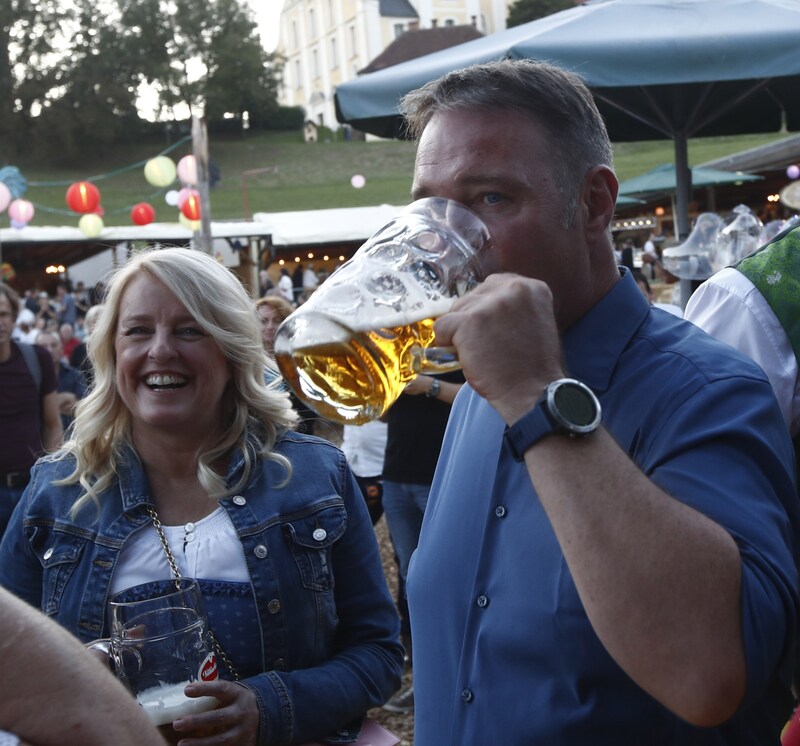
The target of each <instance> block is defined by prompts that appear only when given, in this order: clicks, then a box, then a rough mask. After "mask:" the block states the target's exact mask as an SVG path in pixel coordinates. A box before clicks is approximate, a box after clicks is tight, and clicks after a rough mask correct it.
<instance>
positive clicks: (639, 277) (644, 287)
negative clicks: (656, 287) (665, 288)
mask: <svg viewBox="0 0 800 746" xmlns="http://www.w3.org/2000/svg"><path fill="white" fill-rule="evenodd" d="M632 274H633V279H634V280H636V284H637V285H638V286H639V290H641V291H642V295H643V296H644V297H645V298H646V299H647V302H648V303H649V304H650V305H651V306H652V307H653V308H660V309H662V310H663V311H667V312H668V313H671V314H672V315H673V316H680V317H683V311H682V310H681V307H680V306H676V305H675V304H674V303H656V302H654V300H653V291H652V289H651V288H650V283H649V282H648V281H647V278H646V277H645V276H644V273H643V272H642V270H640V269H634V270H633V272H632Z"/></svg>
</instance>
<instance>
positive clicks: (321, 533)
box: [311, 528, 328, 541]
mask: <svg viewBox="0 0 800 746" xmlns="http://www.w3.org/2000/svg"><path fill="white" fill-rule="evenodd" d="M311 535H312V536H313V537H314V539H315V540H316V541H324V539H325V537H326V536H327V535H328V532H327V531H326V530H325V529H324V528H315V529H314V533H313V534H311Z"/></svg>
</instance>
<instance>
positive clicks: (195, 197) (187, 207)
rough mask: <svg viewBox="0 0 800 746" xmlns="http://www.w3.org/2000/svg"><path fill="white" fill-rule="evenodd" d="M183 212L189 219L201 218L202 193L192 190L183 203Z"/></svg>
mask: <svg viewBox="0 0 800 746" xmlns="http://www.w3.org/2000/svg"><path fill="white" fill-rule="evenodd" d="M181 212H182V213H183V214H184V215H185V216H186V217H187V218H189V220H200V195H199V194H198V193H197V192H195V191H191V192H190V193H189V195H188V196H187V197H186V199H185V200H184V202H183V204H182V205H181Z"/></svg>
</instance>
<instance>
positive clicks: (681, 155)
mask: <svg viewBox="0 0 800 746" xmlns="http://www.w3.org/2000/svg"><path fill="white" fill-rule="evenodd" d="M691 190H692V171H691V169H690V168H689V138H688V137H687V136H686V131H685V130H679V131H677V132H676V133H675V208H676V209H675V232H676V238H677V239H678V241H685V240H686V238H687V237H688V236H689V194H690V192H691ZM692 290H693V288H692V281H691V280H681V281H680V291H681V295H680V305H681V308H686V304H687V302H688V301H689V296H690V295H691V294H692Z"/></svg>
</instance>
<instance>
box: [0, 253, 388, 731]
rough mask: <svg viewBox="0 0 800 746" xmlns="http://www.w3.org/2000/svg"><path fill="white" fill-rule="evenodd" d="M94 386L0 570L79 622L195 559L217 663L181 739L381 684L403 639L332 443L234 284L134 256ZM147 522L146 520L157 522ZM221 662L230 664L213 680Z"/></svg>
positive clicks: (368, 694) (357, 712)
mask: <svg viewBox="0 0 800 746" xmlns="http://www.w3.org/2000/svg"><path fill="white" fill-rule="evenodd" d="M89 355H90V359H91V361H92V363H93V365H94V370H95V385H94V388H93V389H92V391H91V393H90V394H89V395H88V396H87V398H86V399H84V400H83V401H82V402H81V403H80V405H79V406H78V410H77V414H76V420H75V429H74V431H73V433H72V436H71V438H70V440H68V441H67V442H66V443H65V444H64V446H63V447H62V448H61V450H60V451H59V452H57V453H56V454H55V455H53V456H51V457H48V458H46V459H42V460H40V461H39V463H38V464H37V465H36V466H35V467H34V470H33V474H32V479H31V483H30V485H29V487H28V489H27V490H26V492H25V494H24V496H23V498H22V501H21V502H20V505H19V506H18V508H17V510H16V511H15V513H14V515H13V517H12V521H11V524H10V526H9V529H8V531H7V533H6V536H5V538H4V540H3V543H2V545H0V583H2V585H4V586H6V587H7V588H9V589H10V590H12V591H13V592H15V593H16V594H17V595H19V596H21V597H22V598H24V599H25V600H27V601H28V602H30V603H31V604H33V605H35V606H38V607H40V608H41V609H42V610H43V611H44V612H45V613H47V614H48V615H50V616H51V617H53V618H54V619H55V620H56V621H58V622H59V623H61V624H62V625H63V626H64V627H66V628H67V629H68V630H70V631H71V632H73V633H74V634H75V635H77V636H78V637H79V638H80V639H82V640H84V641H89V640H92V639H94V638H97V637H101V636H104V635H106V634H107V633H108V629H107V623H106V605H107V602H108V599H109V597H110V595H112V594H114V593H117V592H121V591H124V590H125V589H129V588H131V587H133V586H139V585H140V584H143V583H150V584H152V585H153V586H158V585H161V584H164V583H167V582H169V579H170V578H171V576H172V575H173V574H174V571H173V570H171V567H170V564H169V559H170V558H171V559H172V560H173V561H174V563H175V564H176V565H177V570H178V572H179V573H180V574H181V575H183V576H187V577H193V578H197V579H198V581H199V583H200V585H201V588H202V590H203V596H204V601H205V604H206V610H207V612H208V616H209V624H210V627H211V629H212V631H213V633H214V634H215V636H216V637H217V639H218V640H219V642H220V644H221V647H222V649H223V650H224V651H225V653H226V655H227V658H228V659H229V660H230V662H231V666H230V667H228V666H227V665H223V666H222V668H223V672H222V676H223V678H222V679H220V680H218V681H215V682H195V683H192V684H190V685H189V686H187V687H186V694H187V696H190V697H197V696H202V695H209V696H213V697H216V698H217V700H218V701H219V707H218V709H216V710H214V711H212V712H206V713H201V714H195V715H189V716H185V717H183V718H180V719H178V720H176V721H175V722H174V723H173V727H174V729H175V731H176V732H177V733H178V734H179V735H180V736H182V737H183V739H182V740H181V743H183V744H191V743H194V742H197V743H198V746H201V745H204V744H210V743H211V742H212V741H211V740H206V739H202V738H193V737H192V734H193V733H196V732H198V731H200V730H201V729H204V728H207V727H212V728H214V729H216V730H217V731H218V732H219V735H218V736H216V737H215V738H214V739H213V743H223V742H224V743H236V744H237V745H238V746H250V745H253V744H279V743H280V744H284V743H301V742H304V741H309V740H320V739H323V738H324V737H325V736H326V735H329V734H331V733H333V732H335V731H337V730H340V729H342V728H344V727H345V726H347V725H348V724H352V723H354V722H355V723H357V722H358V721H359V719H360V717H361V716H362V715H363V714H364V713H365V712H366V711H367V710H368V709H369V708H371V707H374V706H376V705H378V704H381V703H382V702H384V701H385V700H386V699H387V698H388V697H389V696H390V695H391V694H392V692H393V691H395V690H396V689H397V686H398V684H399V679H400V672H401V669H402V661H403V657H402V656H403V654H402V648H401V646H400V644H399V642H398V622H397V614H396V612H395V610H394V606H393V604H392V600H391V597H390V596H389V593H388V591H387V588H386V583H385V579H384V576H383V571H382V567H381V563H380V557H379V552H378V549H377V546H376V542H375V536H374V533H373V530H372V525H371V522H370V519H369V516H368V514H367V511H366V508H365V506H364V503H363V500H362V498H361V495H360V493H359V490H358V486H357V485H356V483H355V480H354V478H353V476H352V474H351V473H350V471H349V469H348V468H347V465H346V462H345V460H344V457H343V456H342V454H341V452H339V451H338V450H337V449H336V448H334V447H333V446H332V445H331V444H329V443H327V442H324V441H321V440H319V439H316V438H313V437H309V436H306V435H303V434H300V433H296V432H294V430H293V427H294V425H295V422H296V415H295V414H294V412H293V411H292V408H291V405H290V402H289V397H288V395H287V394H286V393H285V392H282V391H279V390H277V389H275V388H270V387H267V386H265V385H264V377H263V376H264V373H263V370H264V361H265V357H264V351H263V348H262V345H261V339H260V334H259V328H258V324H257V320H256V316H255V314H254V313H253V307H252V302H251V301H250V299H249V298H248V297H247V295H246V293H245V292H244V290H243V288H242V286H241V284H240V283H239V281H238V280H237V279H236V278H235V277H234V276H233V275H232V274H231V273H230V272H229V271H228V270H226V269H225V268H224V267H222V266H221V265H219V264H218V263H217V262H216V261H214V260H213V259H212V258H210V257H208V256H206V255H205V254H202V253H200V252H196V251H192V250H186V249H165V250H160V251H152V252H148V253H143V254H139V255H137V256H135V257H134V258H133V259H132V260H131V261H130V262H129V263H128V264H127V265H126V266H125V267H123V268H122V269H121V270H120V271H119V272H118V273H117V275H116V276H115V277H114V279H113V282H112V283H111V284H110V287H109V291H108V295H107V297H106V301H105V305H104V311H103V313H102V315H101V316H100V319H99V321H98V325H97V328H96V330H95V332H94V333H93V334H92V335H91V337H90V340H89ZM160 525H161V526H163V537H162V536H159V532H158V530H157V529H158V527H159V526H160ZM234 677H238V681H237V682H234V681H231V680H230V679H233V678H234ZM355 729H356V730H357V726H355Z"/></svg>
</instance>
